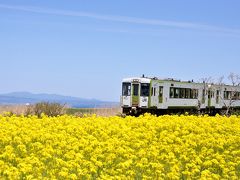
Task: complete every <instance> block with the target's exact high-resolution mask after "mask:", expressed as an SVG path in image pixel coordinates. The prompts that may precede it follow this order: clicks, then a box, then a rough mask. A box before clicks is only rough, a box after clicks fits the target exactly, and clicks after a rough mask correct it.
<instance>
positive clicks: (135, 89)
mask: <svg viewBox="0 0 240 180" xmlns="http://www.w3.org/2000/svg"><path fill="white" fill-rule="evenodd" d="M138 90H139V84H133V96H138Z"/></svg>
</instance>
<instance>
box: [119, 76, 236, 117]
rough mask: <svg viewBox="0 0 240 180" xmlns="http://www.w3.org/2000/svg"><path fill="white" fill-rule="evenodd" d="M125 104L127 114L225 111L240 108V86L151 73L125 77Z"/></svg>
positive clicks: (123, 100) (211, 112)
mask: <svg viewBox="0 0 240 180" xmlns="http://www.w3.org/2000/svg"><path fill="white" fill-rule="evenodd" d="M121 107H122V111H123V113H124V114H132V115H137V114H141V113H145V112H150V113H156V114H166V113H167V114H169V113H184V112H193V113H197V112H198V113H208V114H212V115H214V114H216V113H219V114H221V113H222V112H223V111H225V110H226V109H227V108H229V107H231V108H233V109H240V86H231V85H222V84H221V85H217V84H210V83H206V82H202V83H196V82H193V81H180V80H175V79H158V78H148V77H132V78H125V79H123V81H122V95H121Z"/></svg>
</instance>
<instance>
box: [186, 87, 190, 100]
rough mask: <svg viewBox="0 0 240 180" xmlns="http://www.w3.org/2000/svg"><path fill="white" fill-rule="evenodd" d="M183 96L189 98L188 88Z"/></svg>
mask: <svg viewBox="0 0 240 180" xmlns="http://www.w3.org/2000/svg"><path fill="white" fill-rule="evenodd" d="M185 98H186V99H188V98H190V89H186V93H185Z"/></svg>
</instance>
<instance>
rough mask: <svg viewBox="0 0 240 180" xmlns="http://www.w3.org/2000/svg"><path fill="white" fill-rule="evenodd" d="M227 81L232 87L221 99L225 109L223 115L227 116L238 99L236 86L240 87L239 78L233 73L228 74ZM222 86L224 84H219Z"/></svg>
mask: <svg viewBox="0 0 240 180" xmlns="http://www.w3.org/2000/svg"><path fill="white" fill-rule="evenodd" d="M228 80H229V81H230V82H231V85H232V87H231V88H230V89H229V90H228V91H224V96H223V97H221V99H222V102H223V104H224V106H225V108H226V111H225V113H224V114H225V115H227V116H229V115H231V113H232V105H233V104H234V102H235V101H236V100H237V99H238V96H239V94H238V93H239V92H238V91H237V88H235V87H236V86H240V76H239V75H238V74H235V73H230V74H229V76H228ZM221 85H222V86H223V85H224V84H221Z"/></svg>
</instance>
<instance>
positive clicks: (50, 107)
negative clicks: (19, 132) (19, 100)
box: [25, 102, 65, 117]
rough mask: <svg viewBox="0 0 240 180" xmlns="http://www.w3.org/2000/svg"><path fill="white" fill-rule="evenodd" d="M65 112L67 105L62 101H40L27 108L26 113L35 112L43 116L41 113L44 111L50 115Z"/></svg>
mask: <svg viewBox="0 0 240 180" xmlns="http://www.w3.org/2000/svg"><path fill="white" fill-rule="evenodd" d="M64 112H65V105H62V104H60V103H51V102H39V103H36V104H35V105H31V106H29V107H28V109H27V110H26V112H25V114H26V115H30V114H34V115H37V116H38V117H41V114H42V113H44V114H46V115H48V116H58V115H62V114H64Z"/></svg>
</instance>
